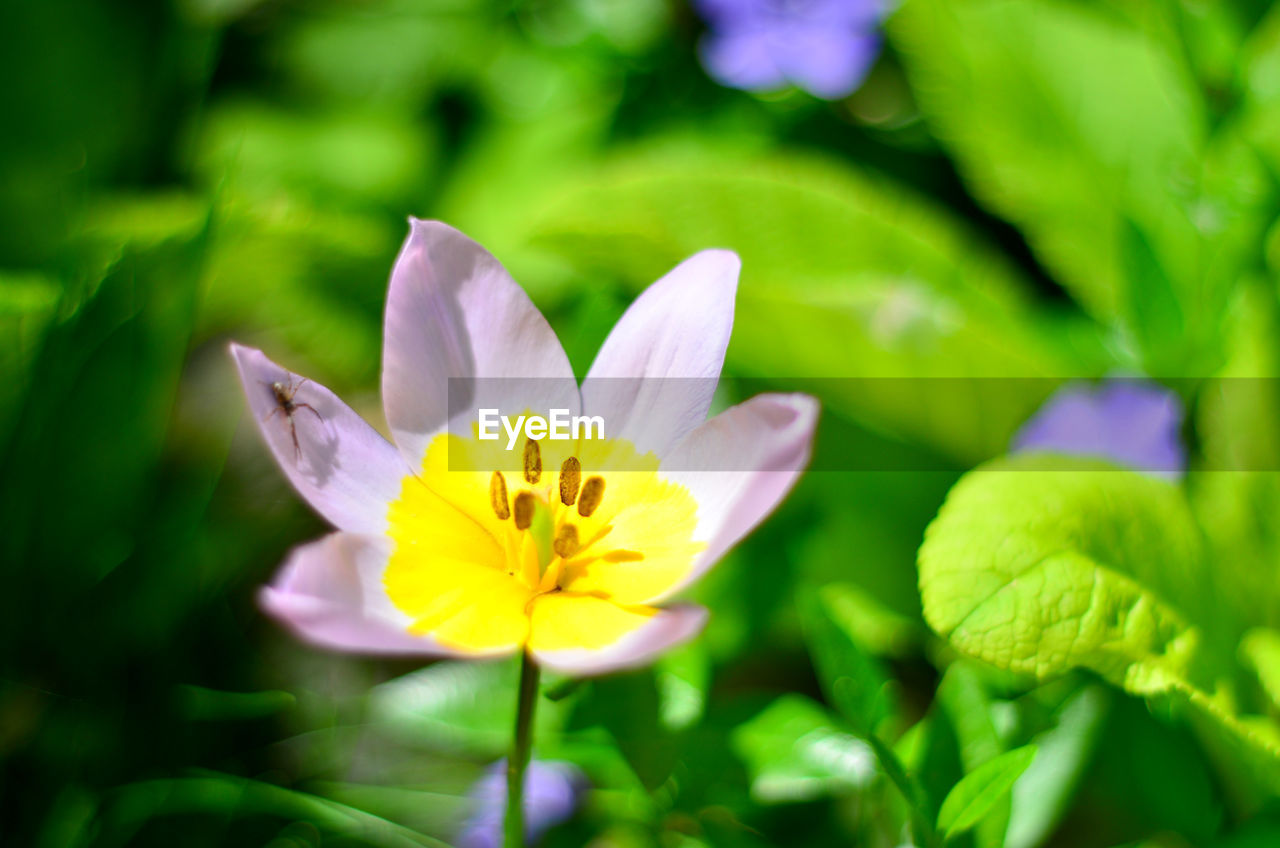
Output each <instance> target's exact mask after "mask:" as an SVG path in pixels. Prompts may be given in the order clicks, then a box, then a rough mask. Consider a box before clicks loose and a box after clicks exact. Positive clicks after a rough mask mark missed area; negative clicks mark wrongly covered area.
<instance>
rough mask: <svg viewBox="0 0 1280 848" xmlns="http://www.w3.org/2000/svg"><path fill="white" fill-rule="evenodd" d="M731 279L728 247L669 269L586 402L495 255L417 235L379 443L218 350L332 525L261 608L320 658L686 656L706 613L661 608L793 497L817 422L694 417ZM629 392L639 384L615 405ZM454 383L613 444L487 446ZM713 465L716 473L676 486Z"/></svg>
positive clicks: (767, 405)
mask: <svg viewBox="0 0 1280 848" xmlns="http://www.w3.org/2000/svg"><path fill="white" fill-rule="evenodd" d="M739 266H740V263H739V261H738V257H737V256H735V255H734V254H733V253H731V252H729V251H725V250H706V251H703V252H701V253H699V254H697V255H695V256H693V257H691V258H689V259H687V260H685V261H684V262H682V263H681V264H680V265H678V266H676V268H674V269H673V270H672V271H671V272H670V273H668V274H667V275H666V276H665V277H663V278H662V279H660V280H658V282H656V283H654V284H653V285H652V286H650V287H649V289H648V290H647V291H645V292H644V293H643V294H641V295H640V297H639V298H638V299H637V300H636V301H635V303H633V304H632V305H631V307H630V308H629V309H628V310H627V312H626V313H625V314H624V315H623V316H622V318H621V319H620V320H619V321H618V323H617V325H616V326H614V328H613V331H612V332H611V333H610V334H609V336H608V338H607V339H606V340H605V343H604V346H603V347H602V348H601V349H600V353H599V355H597V357H596V359H595V362H594V363H593V364H592V366H591V369H590V371H589V372H588V373H587V378H586V380H584V381H583V383H582V384H581V386H579V384H578V382H577V380H576V379H575V377H574V374H573V370H572V368H571V367H570V365H569V359H568V357H567V356H566V355H565V352H564V349H563V348H562V347H561V346H560V341H559V339H557V338H556V335H555V333H554V332H552V330H551V327H550V325H548V324H547V321H546V319H545V318H543V316H542V314H541V313H540V312H539V311H538V310H537V308H536V307H535V306H534V305H533V302H532V301H530V300H529V297H528V295H526V294H525V293H524V291H523V290H522V289H521V288H520V287H519V286H518V285H517V284H516V282H515V280H513V279H512V278H511V276H510V275H509V274H508V273H507V272H506V270H505V269H504V268H503V267H502V265H501V264H499V262H498V260H497V259H495V258H494V257H493V256H492V255H490V254H489V253H488V252H486V251H485V250H484V248H482V247H481V246H480V245H478V244H476V243H475V242H474V241H472V240H471V239H469V238H467V237H466V236H464V235H463V234H462V233H460V232H458V231H457V230H455V229H453V228H451V227H448V226H445V225H444V224H441V223H439V222H435V221H417V220H414V221H412V222H411V229H410V233H409V238H408V240H407V241H406V242H405V245H404V248H403V249H402V250H401V252H400V257H399V259H398V260H397V261H396V265H395V268H394V269H393V270H392V273H391V286H390V290H389V291H388V293H387V308H386V323H385V333H384V347H383V356H382V401H383V407H384V410H385V412H386V419H387V424H388V426H389V428H390V430H391V434H392V437H393V438H394V440H395V441H394V443H392V442H388V441H387V440H386V439H384V438H383V437H382V436H381V435H379V434H378V432H377V431H376V430H374V429H373V428H372V427H370V426H369V425H368V424H367V423H365V422H364V421H363V420H362V419H361V418H360V417H359V416H358V415H356V413H355V412H353V411H352V410H351V408H350V407H348V406H347V405H346V404H344V403H343V402H342V401H341V400H339V399H338V397H337V396H336V395H334V394H333V392H331V391H329V390H328V389H326V388H325V387H324V386H321V385H320V384H318V383H316V382H312V381H307V380H304V379H302V378H301V377H299V376H298V375H296V374H293V373H291V372H289V371H287V370H285V369H284V368H282V367H280V366H279V365H277V364H276V363H274V362H272V361H271V360H270V359H268V358H267V357H266V356H265V355H264V354H263V353H262V351H259V350H254V349H252V348H247V347H242V346H240V345H234V344H233V345H232V346H231V353H232V355H233V356H234V357H235V360H236V364H237V366H238V367H239V369H240V379H241V383H242V385H243V387H244V390H245V393H246V395H247V397H248V400H249V408H250V409H251V410H252V412H253V415H254V417H255V418H256V419H257V423H258V428H259V430H260V431H261V433H262V436H263V438H264V439H265V440H266V442H267V445H268V446H269V447H270V449H271V452H272V453H273V454H274V456H275V460H276V462H277V463H278V464H279V466H280V468H281V470H282V471H283V472H284V474H285V476H287V477H288V478H289V481H290V482H291V483H292V484H293V486H294V488H296V489H297V490H298V493H299V494H301V495H302V497H303V498H304V499H306V500H307V501H308V502H309V503H310V504H311V506H312V507H313V508H314V509H315V510H316V511H317V512H318V513H320V514H321V515H322V516H324V517H325V518H326V519H328V520H329V521H330V522H331V523H332V524H333V525H334V526H335V527H336V528H337V529H338V531H339V532H336V533H333V534H331V535H329V536H327V537H325V538H323V539H320V540H319V541H316V542H312V543H311V544H308V545H303V546H302V547H300V548H297V549H295V550H294V551H293V552H292V553H291V555H290V556H289V559H288V560H287V561H286V562H285V564H284V566H283V567H282V568H281V569H280V572H279V573H278V574H277V576H276V578H275V580H274V581H273V582H272V584H271V585H270V586H268V587H266V588H265V589H264V590H263V591H262V593H261V596H260V597H261V602H262V605H263V607H264V608H265V609H266V610H267V612H269V613H270V614H271V615H273V616H275V617H276V618H278V619H279V620H280V621H282V622H283V623H284V624H285V625H286V626H287V627H289V628H290V629H291V630H292V631H293V632H295V633H296V634H297V635H299V636H300V637H301V638H303V639H305V640H307V641H309V642H311V643H312V644H315V645H319V646H322V647H325V648H329V649H331V650H339V651H352V652H359V653H373V654H411V655H419V656H458V657H491V656H502V655H509V654H513V653H517V652H519V651H522V650H523V651H528V652H529V653H530V654H531V655H532V656H534V657H535V658H536V659H537V661H538V662H539V663H540V664H542V665H544V666H547V667H548V668H552V669H554V670H557V671H561V672H564V673H567V674H578V675H589V674H603V673H606V672H611V671H614V670H617V669H621V668H627V667H631V666H636V665H642V664H645V663H648V662H651V661H652V660H653V659H654V658H655V657H656V656H657V655H658V654H660V653H662V652H663V651H665V650H667V649H668V648H671V647H673V646H675V645H678V644H680V643H682V642H685V641H687V640H689V639H692V638H693V637H694V636H696V635H697V634H698V633H699V632H700V631H701V629H702V627H703V625H704V624H705V622H706V618H707V611H706V610H705V609H704V608H702V607H700V606H697V605H695V604H688V603H673V604H668V603H666V602H667V600H668V599H669V598H670V597H671V596H672V595H674V594H675V593H677V592H679V591H680V590H681V589H683V588H684V587H685V586H687V585H689V584H690V583H692V582H693V581H695V580H697V579H698V578H699V577H701V576H702V575H703V574H704V573H706V571H707V570H708V569H709V568H710V567H711V566H712V565H714V564H715V562H716V561H717V560H718V559H720V557H721V556H722V555H723V554H724V553H725V551H727V550H728V549H729V548H730V547H731V546H733V545H734V544H735V543H736V542H737V541H738V540H739V539H740V538H742V537H743V536H744V535H745V534H746V533H748V532H749V531H750V530H751V529H752V528H753V527H754V526H755V525H756V524H758V523H759V522H760V521H762V520H764V518H765V516H767V515H768V514H769V513H770V512H772V511H773V509H774V507H776V506H777V505H778V503H779V502H780V501H781V500H782V498H783V497H785V496H786V494H787V492H788V491H789V490H790V488H791V486H792V484H793V483H794V482H795V480H796V478H797V477H798V476H799V474H800V471H801V469H803V468H804V466H805V465H806V464H807V463H808V459H809V451H810V445H811V443H812V440H813V432H814V427H815V424H816V421H817V415H818V407H817V402H816V401H814V400H813V399H812V398H810V397H807V396H804V395H795V394H766V395H758V396H756V397H754V398H752V399H750V400H748V401H746V402H745V403H741V404H739V405H737V406H735V407H732V408H731V409H728V410H725V411H724V412H722V413H720V414H719V415H717V416H715V417H714V418H711V419H710V420H708V419H707V412H708V409H709V408H710V406H711V399H712V395H713V394H714V392H715V387H716V381H717V379H718V377H719V375H720V368H721V366H722V364H723V362H724V354H725V348H726V346H727V345H728V342H729V331H730V328H731V327H732V325H733V301H734V295H735V292H736V291H737V284H738V270H739ZM668 378H674V379H668ZM637 380H644V381H645V383H644V385H645V387H646V388H645V390H642V391H638V392H637V391H618V390H613V391H611V390H610V387H611V386H616V385H617V384H619V383H621V384H623V386H624V389H626V388H628V387H631V386H635V385H636V381H637ZM628 381H630V382H628ZM457 383H461V384H463V385H464V386H469V387H471V388H472V390H473V391H474V392H475V393H476V394H477V395H479V394H483V396H484V400H483V402H477V405H476V406H477V407H479V406H483V407H486V408H488V407H493V408H496V409H498V410H501V411H502V412H503V413H504V414H505V413H512V414H516V413H523V412H528V411H537V412H540V413H541V414H542V415H543V416H545V415H546V414H547V413H548V411H549V410H550V411H557V412H566V413H567V414H570V415H572V416H575V417H577V416H578V414H579V413H582V417H587V416H595V417H598V418H600V419H602V420H603V421H607V422H608V427H609V429H608V430H607V431H605V432H604V433H601V434H600V435H601V437H600V438H595V439H591V440H588V438H582V439H577V438H576V437H575V439H573V440H566V439H563V438H560V439H559V440H556V439H546V438H542V437H541V436H533V435H528V433H529V432H530V430H528V429H526V431H525V432H526V437H525V439H523V440H522V441H520V442H519V444H518V445H517V446H516V447H515V449H514V450H512V449H511V448H510V447H509V446H508V447H506V448H505V449H504V443H503V442H502V441H497V442H494V441H484V442H482V441H480V440H479V439H480V437H481V436H482V434H480V433H479V432H478V430H477V429H473V428H475V427H476V426H477V424H476V418H475V415H474V412H471V413H468V414H467V415H466V416H464V417H462V418H459V417H458V416H459V415H460V413H459V412H458V410H456V409H455V408H453V407H451V405H450V385H451V384H455V385H456V384H457ZM475 399H476V400H477V401H478V397H477V398H475ZM481 411H484V410H481ZM520 417H521V420H523V417H524V416H523V415H521V416H520ZM541 420H542V423H543V425H544V427H545V425H546V423H547V421H546V419H545V418H543V419H541ZM460 424H461V425H465V426H460ZM545 435H547V433H546V431H545V429H544V431H543V436H545ZM606 435H607V437H608V438H604V436H606ZM513 440H514V436H513ZM451 457H452V458H453V460H452V464H451ZM459 457H462V458H463V460H464V461H463V462H461V463H458V458H459ZM627 457H631V458H632V459H631V460H630V464H627V463H626V462H623V466H620V465H619V462H620V461H622V460H626V458H627ZM618 458H621V460H620V459H618ZM708 467H713V468H720V469H730V470H723V471H706V470H691V469H706V468H708Z"/></svg>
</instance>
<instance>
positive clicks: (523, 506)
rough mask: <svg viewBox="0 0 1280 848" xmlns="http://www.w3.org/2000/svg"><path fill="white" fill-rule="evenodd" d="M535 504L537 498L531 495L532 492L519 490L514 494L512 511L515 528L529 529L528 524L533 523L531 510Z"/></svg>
mask: <svg viewBox="0 0 1280 848" xmlns="http://www.w3.org/2000/svg"><path fill="white" fill-rule="evenodd" d="M537 505H538V499H537V498H535V497H534V496H533V492H520V493H519V494H517V495H516V500H515V503H514V504H513V505H512V511H513V512H514V513H515V516H516V529H517V530H528V529H529V525H530V524H532V523H533V510H534V508H535V507H537Z"/></svg>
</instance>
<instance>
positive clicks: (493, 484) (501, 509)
mask: <svg viewBox="0 0 1280 848" xmlns="http://www.w3.org/2000/svg"><path fill="white" fill-rule="evenodd" d="M489 505H490V506H492V507H493V514H494V515H496V516H498V520H499V521H506V520H507V519H508V518H510V517H511V508H510V507H509V506H507V480H506V478H505V477H503V476H502V472H500V471H495V472H493V476H492V477H490V478H489Z"/></svg>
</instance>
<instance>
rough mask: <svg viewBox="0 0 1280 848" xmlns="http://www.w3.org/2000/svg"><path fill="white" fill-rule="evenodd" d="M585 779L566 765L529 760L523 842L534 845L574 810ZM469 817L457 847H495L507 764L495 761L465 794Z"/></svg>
mask: <svg viewBox="0 0 1280 848" xmlns="http://www.w3.org/2000/svg"><path fill="white" fill-rule="evenodd" d="M586 787H587V779H586V776H585V775H583V773H582V772H581V771H580V770H579V769H578V768H577V767H576V766H574V765H572V764H570V763H562V762H553V761H546V762H543V761H541V760H530V761H529V765H528V767H527V768H526V769H525V773H524V842H525V844H526V845H533V844H536V843H537V841H538V840H539V839H541V838H542V834H544V833H546V832H547V831H548V830H550V829H551V828H553V827H555V826H556V825H558V824H560V823H562V822H565V821H567V820H568V819H569V817H570V816H572V815H573V812H574V810H576V809H577V808H578V802H579V801H580V800H581V799H582V793H583V791H584V790H585V789H586ZM469 794H470V797H471V800H472V802H473V804H474V807H473V812H472V814H471V816H470V817H469V818H468V819H467V820H466V822H465V823H464V824H463V826H462V830H461V832H460V833H459V835H458V838H457V843H458V848H499V846H501V845H502V820H503V817H504V816H505V815H506V812H507V761H506V760H505V759H503V760H498V762H496V763H494V764H493V766H492V767H490V769H489V770H488V771H487V772H486V773H485V775H484V777H482V778H480V779H479V780H477V781H476V782H475V785H474V786H472V787H471V792H470V793H469Z"/></svg>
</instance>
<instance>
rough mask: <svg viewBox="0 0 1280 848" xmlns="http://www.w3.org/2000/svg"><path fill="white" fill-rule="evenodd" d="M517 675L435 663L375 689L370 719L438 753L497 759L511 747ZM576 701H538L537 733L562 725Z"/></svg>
mask: <svg viewBox="0 0 1280 848" xmlns="http://www.w3.org/2000/svg"><path fill="white" fill-rule="evenodd" d="M517 674H518V669H517V666H516V664H515V663H514V662H507V661H503V662H488V663H472V662H454V661H447V662H438V663H435V664H433V665H431V666H429V667H427V668H424V669H422V670H421V671H415V672H412V673H410V674H406V675H404V676H403V677H398V678H396V679H395V680H391V681H388V682H386V683H383V684H380V685H379V686H376V687H374V689H373V691H372V692H371V693H370V695H369V720H370V721H371V722H374V723H377V724H383V725H385V726H387V727H389V728H391V729H393V730H395V731H397V732H399V733H402V734H404V737H405V738H407V739H413V740H414V741H416V742H418V743H421V744H425V745H427V746H429V747H432V748H436V749H439V750H443V751H457V752H460V753H468V754H474V755H476V756H485V757H499V756H502V755H503V754H505V753H506V752H507V750H508V749H509V748H510V747H511V733H512V728H513V727H514V726H515V710H516V678H517ZM574 701H575V698H574V697H573V696H568V697H565V698H564V699H562V700H560V701H551V700H548V699H545V698H544V699H541V700H540V701H539V703H538V711H537V713H536V714H535V717H534V721H535V728H536V733H537V734H538V735H539V736H540V737H542V738H546V737H547V736H548V735H550V734H553V733H554V732H555V731H557V730H558V729H559V728H560V727H562V726H563V724H564V722H565V720H566V718H567V714H568V711H569V710H570V709H571V708H572V705H573V703H574Z"/></svg>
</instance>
